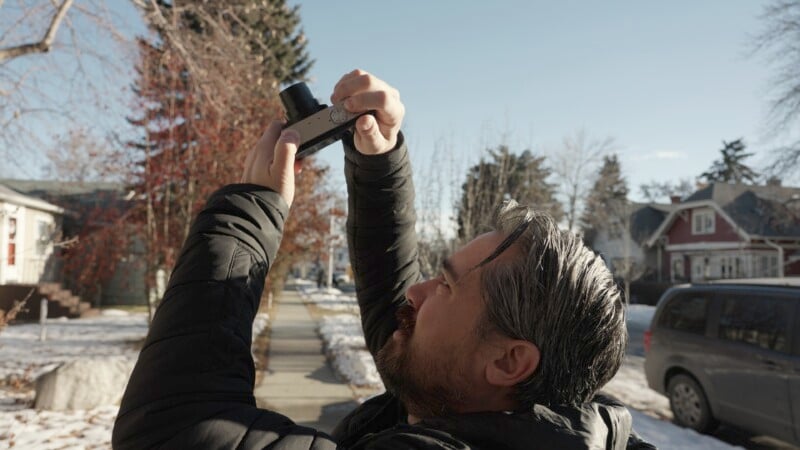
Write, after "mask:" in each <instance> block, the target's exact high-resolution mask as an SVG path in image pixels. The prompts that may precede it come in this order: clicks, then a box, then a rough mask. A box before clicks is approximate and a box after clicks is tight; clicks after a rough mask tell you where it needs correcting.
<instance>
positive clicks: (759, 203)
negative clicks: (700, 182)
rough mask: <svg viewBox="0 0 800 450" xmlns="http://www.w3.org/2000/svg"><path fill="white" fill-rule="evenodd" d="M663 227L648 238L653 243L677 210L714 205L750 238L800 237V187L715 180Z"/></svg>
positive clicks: (697, 192)
mask: <svg viewBox="0 0 800 450" xmlns="http://www.w3.org/2000/svg"><path fill="white" fill-rule="evenodd" d="M675 206H676V208H675V210H674V212H673V213H671V214H670V215H669V216H668V217H667V218H666V220H665V221H664V223H663V224H662V226H660V227H659V228H658V230H656V232H655V233H654V234H653V235H652V236H651V237H650V239H649V240H648V245H653V244H654V243H655V241H656V239H658V237H659V236H660V234H662V233H665V232H666V231H667V229H668V228H669V225H670V224H671V223H672V221H673V220H674V218H675V215H676V214H675V212H677V211H680V210H686V209H691V208H696V207H699V206H712V207H714V208H715V209H717V211H718V212H719V213H720V214H721V215H722V216H723V217H724V218H725V219H726V220H728V221H730V222H732V225H733V226H734V227H735V228H736V229H737V232H739V233H740V234H741V235H742V236H743V237H745V238H747V239H749V238H751V237H757V238H773V239H781V238H783V239H785V238H790V239H796V238H800V188H794V187H786V186H750V185H746V184H728V183H713V184H710V185H708V186H706V187H705V188H703V189H700V190H698V191H696V192H695V193H693V194H692V195H690V196H689V197H688V198H686V199H685V200H684V201H683V202H681V203H680V204H678V205H675Z"/></svg>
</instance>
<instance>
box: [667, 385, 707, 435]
mask: <svg viewBox="0 0 800 450" xmlns="http://www.w3.org/2000/svg"><path fill="white" fill-rule="evenodd" d="M667 394H668V395H669V406H670V408H671V409H672V415H673V416H674V420H675V423H677V424H678V425H680V426H682V427H687V428H691V429H693V430H696V431H699V432H700V433H705V432H707V431H709V430H711V429H712V428H713V427H714V426H716V421H715V420H714V417H713V416H712V415H711V408H709V407H708V399H706V395H705V393H703V388H701V387H700V385H699V384H697V382H696V381H694V380H693V379H692V378H691V377H689V376H687V375H675V376H674V377H672V378H670V379H669V385H668V386H667Z"/></svg>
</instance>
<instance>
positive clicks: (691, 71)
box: [291, 0, 779, 195]
mask: <svg viewBox="0 0 800 450" xmlns="http://www.w3.org/2000/svg"><path fill="white" fill-rule="evenodd" d="M291 4H299V5H300V6H301V9H300V14H301V16H302V23H303V28H304V30H305V33H306V35H307V37H308V40H309V43H308V49H309V51H310V53H311V55H312V56H313V57H314V58H315V59H316V64H315V65H314V68H313V69H312V74H311V75H312V84H311V89H312V91H313V92H314V93H315V95H317V96H318V97H320V98H323V99H327V97H328V95H329V93H330V91H331V89H332V87H333V85H334V84H335V83H336V81H337V80H338V78H339V77H340V76H341V75H342V74H344V73H346V72H348V71H350V70H351V69H353V68H356V67H358V68H363V69H365V70H368V71H370V72H373V73H374V74H376V75H378V76H379V77H381V78H384V79H385V80H387V81H388V82H390V83H391V84H393V85H394V86H395V87H397V88H398V89H399V90H400V92H401V95H402V98H403V101H404V103H405V105H406V108H407V118H406V125H405V127H404V130H405V133H406V135H407V137H408V140H409V143H410V144H411V147H412V148H411V151H412V152H413V153H414V162H415V165H416V167H417V168H419V169H421V170H417V173H418V174H419V173H420V172H423V171H424V170H428V166H430V165H431V164H432V161H433V159H432V156H431V155H432V154H433V152H434V151H438V152H439V153H440V154H442V152H444V153H447V154H452V155H454V158H450V159H455V160H456V161H459V162H460V163H462V164H470V163H474V162H475V161H477V159H478V158H479V157H480V155H481V152H482V150H483V149H484V148H485V147H486V146H494V145H497V144H499V143H501V142H505V143H507V144H509V145H510V146H511V148H512V149H515V150H522V149H524V148H531V149H533V150H534V151H538V152H548V151H553V150H554V149H556V148H557V146H558V144H559V143H560V142H561V140H562V139H563V138H564V137H565V136H567V135H569V134H572V133H574V132H576V131H577V130H579V129H584V130H585V131H586V132H587V133H589V134H590V135H591V136H594V137H597V138H604V137H608V136H610V137H613V138H615V139H616V141H617V144H618V148H619V154H620V157H621V160H622V164H623V170H624V173H625V175H626V176H627V178H628V180H629V184H630V186H631V191H632V193H633V194H634V195H638V185H639V184H641V183H644V182H647V181H650V180H658V181H667V180H677V179H679V178H685V177H692V178H693V177H696V176H697V175H699V174H700V173H701V172H703V171H704V170H705V169H707V168H708V167H709V166H710V164H711V162H712V161H713V160H714V159H715V158H717V155H718V154H719V149H720V148H721V147H722V140H723V139H724V140H733V139H736V138H739V137H743V138H744V139H745V141H746V143H747V144H748V147H749V150H750V151H752V152H754V153H755V154H756V155H755V156H754V157H753V158H751V160H750V162H751V164H752V165H754V166H756V167H759V166H762V165H764V164H766V163H767V162H768V149H770V148H772V147H773V146H774V145H775V144H776V143H778V142H779V141H778V140H775V139H772V138H770V135H769V134H768V130H767V127H766V126H765V120H764V119H765V116H766V112H767V110H768V97H769V94H770V91H769V79H770V76H771V71H770V68H769V67H767V66H766V65H765V61H764V59H763V58H761V57H753V56H749V54H748V50H749V43H750V42H751V37H752V36H753V35H754V34H756V33H758V31H759V30H760V27H761V26H762V25H761V23H760V22H759V20H758V15H759V14H760V12H761V8H762V6H763V2H756V1H742V0H738V1H704V2H689V1H679V2H641V1H617V2H576V1H562V2H543V1H502V2H500V1H498V2H487V1H480V2H479V1H475V2H472V1H470V2H466V1H459V2H456V1H436V2H431V1H417V0H408V1H403V2H377V1H349V2H320V1H316V2H314V1H301V2H292V3H291ZM437 142H438V143H439V146H438V147H437ZM320 157H321V158H322V159H323V160H325V161H327V162H328V163H329V164H331V165H332V166H333V167H334V172H336V173H339V172H340V171H341V170H340V167H341V153H340V150H339V149H338V148H336V149H326V150H325V151H323V152H322V153H321V154H320ZM450 159H448V161H449V160H450ZM442 164H443V166H444V165H446V164H445V163H442ZM417 178H418V179H419V178H420V176H417Z"/></svg>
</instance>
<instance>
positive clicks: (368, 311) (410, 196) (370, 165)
mask: <svg viewBox="0 0 800 450" xmlns="http://www.w3.org/2000/svg"><path fill="white" fill-rule="evenodd" d="M343 142H344V147H345V178H346V180H347V192H348V216H347V238H348V243H349V248H350V263H351V264H352V267H353V274H354V276H355V283H356V295H357V297H358V304H359V308H360V309H361V323H362V326H363V328H364V337H365V339H366V343H367V348H368V349H369V351H370V353H372V355H373V356H374V355H375V354H376V353H377V352H378V350H380V349H381V347H383V344H384V343H385V342H386V340H387V339H388V338H389V336H391V334H392V333H393V332H394V330H396V329H397V319H396V318H395V310H396V309H397V307H398V306H399V305H400V304H401V303H402V302H403V301H405V292H406V289H408V287H409V286H411V285H412V284H413V283H416V282H417V281H418V279H419V276H420V275H419V273H420V272H419V263H418V261H417V235H416V231H415V229H414V226H415V223H416V214H415V212H414V184H413V182H412V180H411V163H410V161H409V157H408V151H407V149H406V146H405V140H404V138H403V135H402V134H400V135H398V140H397V146H396V147H395V148H394V149H393V150H392V151H390V152H388V153H385V154H382V155H374V156H366V155H362V154H361V153H359V152H358V151H357V150H355V147H354V145H353V139H352V136H348V137H346V138H345V139H344V140H343Z"/></svg>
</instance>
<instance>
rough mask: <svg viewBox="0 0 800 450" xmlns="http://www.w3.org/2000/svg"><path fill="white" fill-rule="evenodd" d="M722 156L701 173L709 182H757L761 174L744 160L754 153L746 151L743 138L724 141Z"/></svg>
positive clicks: (702, 177) (701, 176)
mask: <svg viewBox="0 0 800 450" xmlns="http://www.w3.org/2000/svg"><path fill="white" fill-rule="evenodd" d="M722 145H723V147H722V149H721V150H720V153H722V157H721V158H720V159H718V160H716V161H714V163H713V164H711V168H709V169H708V170H707V171H705V172H703V173H702V174H701V175H700V178H701V179H704V181H705V182H707V183H745V182H749V183H755V182H756V181H757V180H758V178H759V176H758V174H756V173H755V172H754V171H753V169H751V168H750V167H748V166H747V165H745V164H744V160H745V159H747V158H749V157H751V156H753V154H752V153H745V152H744V149H745V145H744V142H742V139H741V138H740V139H736V140H735V141H731V142H725V141H722Z"/></svg>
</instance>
